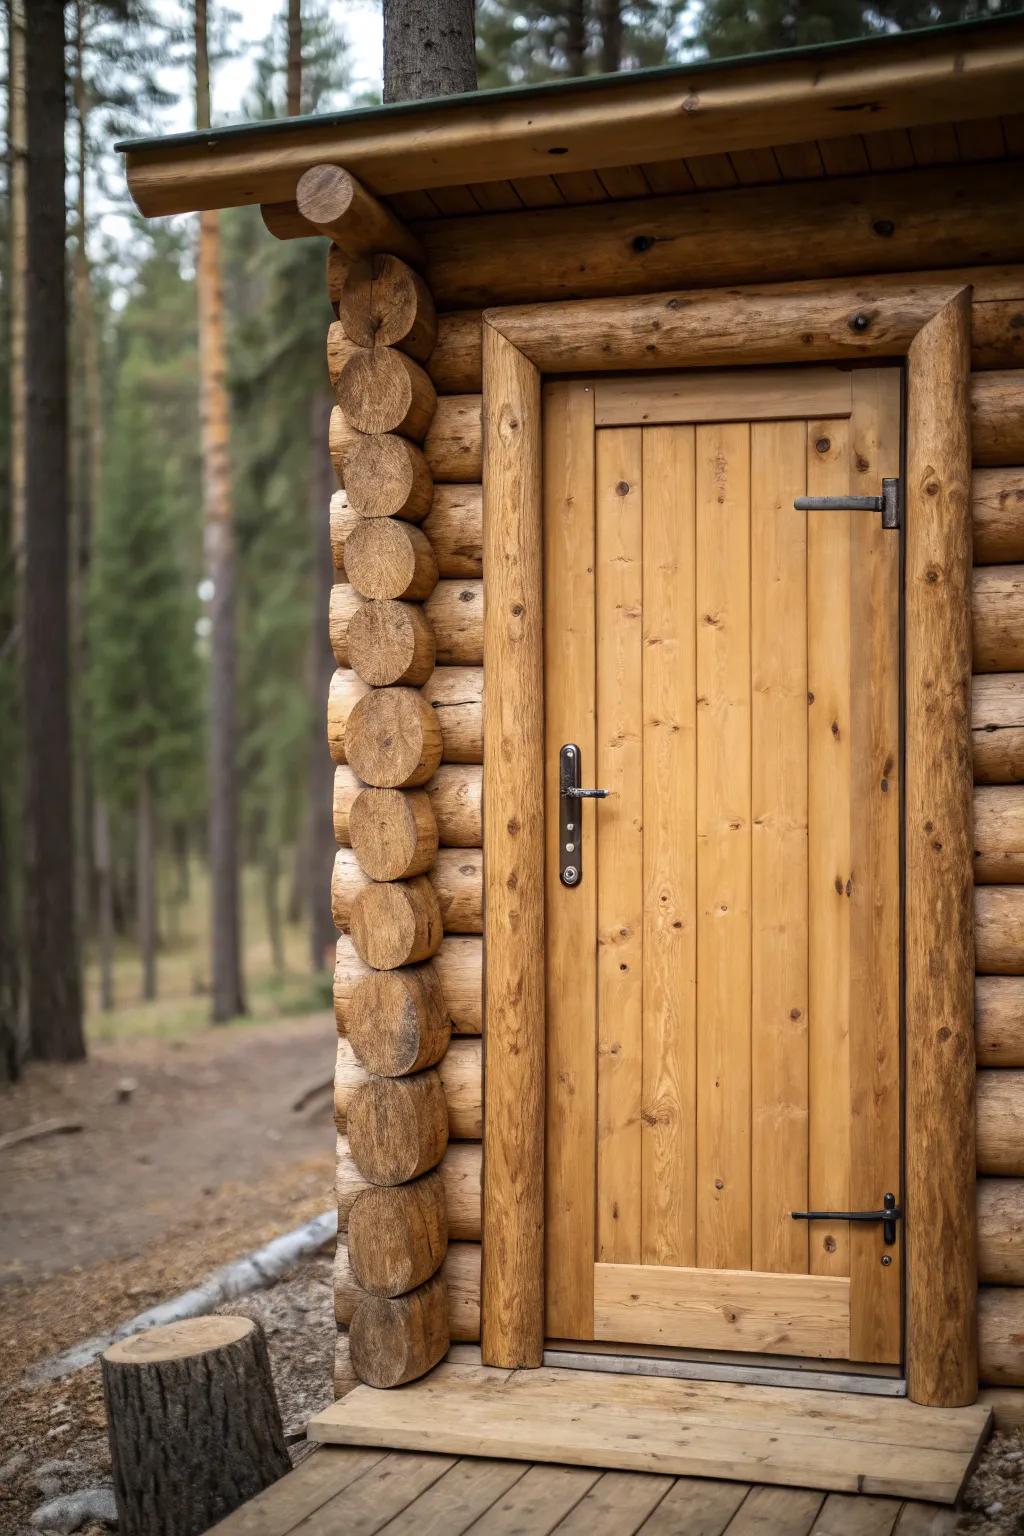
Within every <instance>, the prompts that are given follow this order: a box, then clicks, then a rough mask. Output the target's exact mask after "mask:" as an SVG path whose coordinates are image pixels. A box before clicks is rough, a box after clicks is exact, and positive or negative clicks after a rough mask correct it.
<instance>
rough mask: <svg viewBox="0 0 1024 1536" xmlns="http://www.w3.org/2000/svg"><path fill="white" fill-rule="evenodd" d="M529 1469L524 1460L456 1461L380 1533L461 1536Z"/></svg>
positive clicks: (383, 1534) (389, 1534) (473, 1459)
mask: <svg viewBox="0 0 1024 1536" xmlns="http://www.w3.org/2000/svg"><path fill="white" fill-rule="evenodd" d="M526 1472H527V1467H526V1465H525V1464H524V1463H523V1462H521V1461H487V1460H483V1459H480V1458H476V1457H474V1458H472V1459H463V1460H462V1461H457V1462H456V1463H455V1465H454V1466H453V1467H452V1468H451V1469H450V1470H449V1471H448V1472H446V1473H445V1474H444V1476H443V1477H439V1478H438V1480H437V1482H436V1483H433V1484H432V1485H431V1487H429V1488H428V1489H427V1491H426V1493H421V1494H420V1496H419V1498H418V1499H416V1500H414V1502H413V1503H412V1504H409V1505H407V1506H406V1508H405V1509H403V1510H402V1512H401V1513H400V1514H398V1515H396V1516H395V1518H394V1519H393V1520H389V1521H388V1523H387V1525H385V1526H383V1527H382V1529H381V1531H380V1536H462V1533H463V1532H464V1531H465V1530H467V1529H468V1528H469V1526H471V1525H472V1524H473V1521H474V1520H478V1519H479V1518H480V1516H481V1515H483V1514H486V1512H487V1510H489V1509H490V1507H491V1505H492V1504H495V1503H497V1501H498V1500H499V1499H500V1498H501V1497H502V1495H503V1494H505V1493H507V1492H508V1491H509V1489H510V1488H511V1487H512V1486H513V1484H515V1483H518V1482H519V1480H520V1478H522V1477H525V1476H526ZM341 1512H342V1511H339V1513H341Z"/></svg>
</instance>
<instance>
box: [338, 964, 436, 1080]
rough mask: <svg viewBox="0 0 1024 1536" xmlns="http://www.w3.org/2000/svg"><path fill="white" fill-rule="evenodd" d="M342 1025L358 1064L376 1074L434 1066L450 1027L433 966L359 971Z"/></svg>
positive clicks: (392, 1074)
mask: <svg viewBox="0 0 1024 1536" xmlns="http://www.w3.org/2000/svg"><path fill="white" fill-rule="evenodd" d="M344 1029H345V1034H346V1036H347V1038H348V1040H349V1042H350V1044H351V1046H352V1049H353V1051H354V1052H355V1054H356V1057H357V1058H358V1060H359V1062H360V1064H361V1065H362V1066H364V1067H365V1068H366V1070H367V1071H368V1072H373V1073H375V1074H376V1075H377V1076H379V1077H404V1076H405V1075H406V1074H407V1073H409V1072H421V1071H422V1070H423V1068H424V1067H432V1066H435V1065H436V1063H437V1062H439V1061H440V1059H441V1057H442V1056H443V1055H444V1053H445V1051H446V1050H447V1049H448V1042H449V1041H450V1039H451V1033H452V1027H451V1021H450V1019H449V1018H448V1011H447V1008H446V1007H445V1001H444V993H443V992H442V990H441V982H440V979H439V977H438V974H437V970H436V968H435V967H434V966H433V965H432V964H430V963H429V962H428V963H426V964H424V965H417V966H406V967H403V968H402V969H401V970H398V971H373V972H371V973H370V974H369V975H367V976H364V977H363V978H362V979H361V980H360V981H359V982H357V984H356V986H355V989H354V990H353V993H352V997H351V1000H350V1002H349V1004H348V1007H347V1009H346V1010H345V1020H344Z"/></svg>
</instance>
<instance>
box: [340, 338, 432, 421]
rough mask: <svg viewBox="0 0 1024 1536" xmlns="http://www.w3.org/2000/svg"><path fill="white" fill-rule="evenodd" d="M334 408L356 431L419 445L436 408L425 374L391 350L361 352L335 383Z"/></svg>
mask: <svg viewBox="0 0 1024 1536" xmlns="http://www.w3.org/2000/svg"><path fill="white" fill-rule="evenodd" d="M335 391H336V393H337V396H338V404H339V405H340V406H341V408H342V410H343V411H344V412H345V416H346V418H347V420H348V422H349V423H350V425H351V426H353V427H355V429H356V430H357V431H358V432H398V433H400V434H401V435H402V436H403V437H411V438H412V439H413V440H414V441H415V442H422V441H423V438H424V436H425V435H426V431H427V428H428V427H429V426H430V423H431V420H432V418H433V415H434V409H435V407H436V405H437V396H436V394H435V393H434V386H433V384H432V383H431V382H430V378H429V376H428V375H427V374H426V373H425V372H424V371H423V369H422V368H421V367H420V365H419V364H418V363H415V362H413V360H412V358H411V357H406V355H405V353H404V352H397V351H395V349H394V348H393V347H377V348H375V349H374V350H373V351H369V352H368V351H359V352H357V353H356V355H355V356H354V357H351V358H349V360H348V362H347V363H346V364H345V366H344V368H343V369H342V370H341V374H340V376H339V378H338V380H337V383H336V385H335Z"/></svg>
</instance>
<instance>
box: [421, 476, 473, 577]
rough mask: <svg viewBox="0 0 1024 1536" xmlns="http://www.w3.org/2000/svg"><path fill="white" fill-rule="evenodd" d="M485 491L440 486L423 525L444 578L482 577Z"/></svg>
mask: <svg viewBox="0 0 1024 1536" xmlns="http://www.w3.org/2000/svg"><path fill="white" fill-rule="evenodd" d="M483 524H484V519H483V489H482V487H481V486H479V485H438V486H436V487H435V488H434V499H433V501H432V502H431V505H430V511H429V513H428V514H427V517H426V519H425V521H424V523H423V532H424V533H425V534H426V535H427V537H428V538H429V539H430V543H431V545H432V547H433V550H434V556H435V558H436V560H437V567H438V571H439V572H440V574H441V575H442V576H446V577H449V578H450V577H455V578H456V579H463V580H464V579H466V578H467V577H468V578H469V579H471V580H472V579H473V578H475V577H480V576H482V575H483V568H484V559H483V539H484V526H483Z"/></svg>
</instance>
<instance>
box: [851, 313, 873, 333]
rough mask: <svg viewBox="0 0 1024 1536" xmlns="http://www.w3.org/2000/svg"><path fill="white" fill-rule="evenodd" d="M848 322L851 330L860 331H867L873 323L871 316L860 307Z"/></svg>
mask: <svg viewBox="0 0 1024 1536" xmlns="http://www.w3.org/2000/svg"><path fill="white" fill-rule="evenodd" d="M847 323H848V325H849V327H850V330H851V331H857V332H858V333H860V332H863V331H866V330H867V328H868V326H869V325H870V324H871V316H870V315H866V314H865V313H864V311H863V310H862V309H859V310H858V311H857V313H856V314H855V315H851V316H850V318H849V321H848V322H847Z"/></svg>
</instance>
